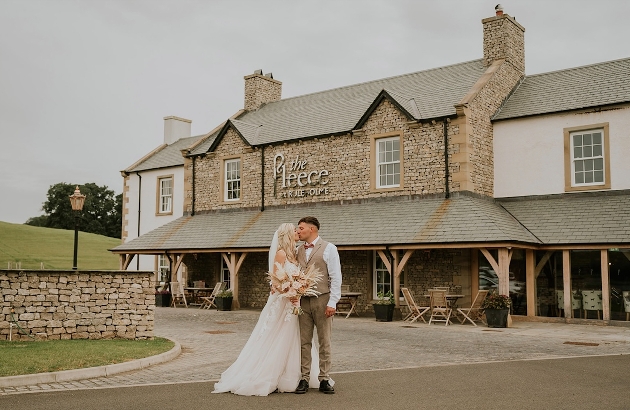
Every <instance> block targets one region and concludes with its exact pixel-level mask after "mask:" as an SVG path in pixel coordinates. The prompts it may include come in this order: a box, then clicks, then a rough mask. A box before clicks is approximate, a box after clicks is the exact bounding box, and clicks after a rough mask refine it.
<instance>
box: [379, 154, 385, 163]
mask: <svg viewBox="0 0 630 410" xmlns="http://www.w3.org/2000/svg"><path fill="white" fill-rule="evenodd" d="M378 162H379V164H380V163H383V162H385V151H379V153H378Z"/></svg>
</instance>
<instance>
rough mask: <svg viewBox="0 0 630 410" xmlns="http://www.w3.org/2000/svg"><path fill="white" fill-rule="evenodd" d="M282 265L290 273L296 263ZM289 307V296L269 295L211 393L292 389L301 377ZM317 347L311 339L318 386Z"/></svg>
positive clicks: (296, 331)
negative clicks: (247, 338) (242, 343)
mask: <svg viewBox="0 0 630 410" xmlns="http://www.w3.org/2000/svg"><path fill="white" fill-rule="evenodd" d="M284 269H285V270H286V271H287V272H289V273H290V272H294V271H295V270H297V269H298V267H297V266H296V265H294V264H293V263H291V262H289V261H286V262H285V264H284ZM291 311H292V305H291V302H290V301H289V299H288V298H283V297H280V294H279V293H272V294H270V295H269V298H268V299H267V304H266V305H265V307H264V308H263V310H262V312H261V313H260V317H259V318H258V323H256V326H255V327H254V330H253V331H252V334H251V336H250V337H249V340H248V341H247V343H246V344H245V346H244V347H243V350H241V353H240V354H239V356H238V358H237V359H236V361H235V362H234V363H232V365H231V366H230V367H229V368H228V369H227V370H226V371H225V372H223V373H222V374H221V380H219V382H218V383H216V384H215V385H214V391H213V392H212V393H224V392H232V393H235V394H239V395H242V396H267V395H268V394H270V393H272V392H273V391H274V390H276V388H277V389H278V391H279V392H293V391H295V389H296V388H297V385H298V383H299V381H300V377H301V372H300V327H299V324H298V317H297V315H294V314H293V313H291ZM315 340H317V339H316V338H315ZM316 349H317V346H316V345H315V343H313V359H314V360H312V362H313V366H312V368H311V380H310V382H309V384H310V385H311V387H319V381H318V380H317V375H318V373H319V362H318V360H317V358H318V357H319V353H318V352H317V350H316Z"/></svg>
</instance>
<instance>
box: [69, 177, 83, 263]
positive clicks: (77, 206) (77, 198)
mask: <svg viewBox="0 0 630 410" xmlns="http://www.w3.org/2000/svg"><path fill="white" fill-rule="evenodd" d="M84 202H85V195H83V194H81V191H79V186H78V185H77V187H76V188H75V189H74V194H72V195H70V205H72V210H73V211H74V261H73V262H72V269H73V270H77V250H78V246H79V212H81V211H82V210H83V203H84Z"/></svg>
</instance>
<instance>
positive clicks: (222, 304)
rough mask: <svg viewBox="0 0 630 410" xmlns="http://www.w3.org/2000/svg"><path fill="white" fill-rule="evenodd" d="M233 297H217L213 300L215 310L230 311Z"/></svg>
mask: <svg viewBox="0 0 630 410" xmlns="http://www.w3.org/2000/svg"><path fill="white" fill-rule="evenodd" d="M232 299H233V297H223V298H222V297H217V298H215V299H214V303H215V304H216V305H217V310H232Z"/></svg>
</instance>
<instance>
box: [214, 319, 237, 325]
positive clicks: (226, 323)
mask: <svg viewBox="0 0 630 410" xmlns="http://www.w3.org/2000/svg"><path fill="white" fill-rule="evenodd" d="M236 323H238V322H226V321H221V320H217V324H219V325H233V324H236Z"/></svg>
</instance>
